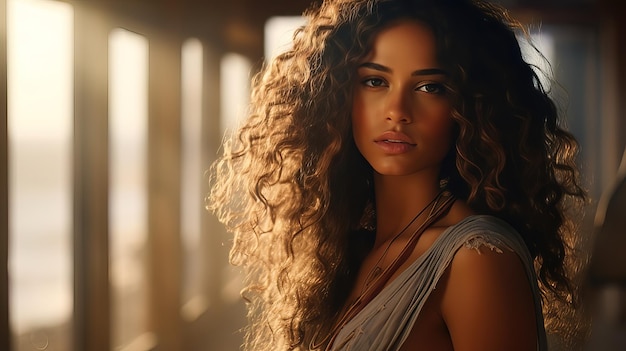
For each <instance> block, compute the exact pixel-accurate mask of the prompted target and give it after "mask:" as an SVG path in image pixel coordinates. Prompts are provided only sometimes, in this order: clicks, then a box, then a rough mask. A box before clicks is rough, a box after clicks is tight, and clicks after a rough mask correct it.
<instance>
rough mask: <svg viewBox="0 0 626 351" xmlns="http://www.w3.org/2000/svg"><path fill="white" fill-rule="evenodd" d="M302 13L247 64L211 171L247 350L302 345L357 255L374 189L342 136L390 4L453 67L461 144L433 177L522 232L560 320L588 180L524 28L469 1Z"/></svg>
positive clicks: (570, 292) (364, 0) (355, 1)
mask: <svg viewBox="0 0 626 351" xmlns="http://www.w3.org/2000/svg"><path fill="white" fill-rule="evenodd" d="M305 15H306V17H307V23H306V24H305V25H304V26H303V27H302V28H300V29H299V30H298V31H297V32H296V34H295V35H294V41H293V48H292V49H291V50H289V51H287V52H285V53H283V54H281V55H279V56H278V57H277V58H276V59H275V60H274V61H273V62H271V63H268V64H266V65H265V66H264V67H263V68H262V70H261V71H260V73H258V74H257V75H256V76H255V78H254V81H253V90H252V96H251V105H250V108H249V114H248V118H247V120H246V121H245V122H244V123H243V125H242V126H241V127H240V128H239V129H238V130H237V131H236V133H234V134H233V135H232V136H231V138H230V139H229V140H228V141H227V142H226V143H225V144H224V155H223V156H222V157H221V158H220V159H219V160H218V161H217V162H216V163H215V164H214V165H213V169H212V184H211V186H212V188H211V193H210V194H209V197H208V207H209V209H211V210H213V212H214V213H215V214H216V215H217V216H218V218H219V219H220V221H222V222H223V223H225V225H226V226H227V228H228V229H229V230H231V231H232V232H234V234H235V235H234V244H233V247H232V249H231V256H230V258H231V262H232V263H233V264H235V265H242V266H243V267H244V268H245V272H246V286H247V287H246V289H245V290H244V292H243V293H242V294H243V296H244V298H245V299H246V300H247V301H248V302H249V319H250V324H249V328H248V332H247V337H246V341H245V345H244V346H245V348H246V349H248V350H281V349H285V350H292V349H306V348H307V345H308V343H309V342H310V341H311V339H312V337H313V335H314V334H315V333H322V334H323V333H325V332H327V330H326V328H327V327H328V325H330V324H332V322H333V320H334V319H335V318H336V317H337V313H338V311H339V309H340V306H342V305H343V304H344V303H345V299H346V296H347V293H348V292H349V291H350V287H351V284H352V281H353V278H354V273H355V271H356V268H357V267H358V265H359V264H360V261H359V257H356V256H355V255H354V252H353V251H354V250H348V247H349V246H351V244H352V243H353V239H352V238H353V237H354V236H353V235H351V234H352V233H355V231H358V230H359V228H361V227H362V219H363V217H364V213H365V212H366V209H367V208H371V204H372V203H373V190H372V170H371V167H370V166H369V165H368V164H367V162H366V161H365V160H364V159H363V157H362V156H361V155H360V154H359V152H358V150H357V149H356V147H355V145H354V141H353V139H352V126H351V118H350V113H351V104H352V89H353V86H354V76H355V72H356V67H357V65H358V63H359V62H360V60H361V59H362V58H363V57H364V56H365V55H366V54H367V53H368V52H369V50H370V47H371V44H372V40H373V37H374V36H375V35H376V34H377V33H378V32H379V31H380V30H381V29H382V28H384V27H385V26H386V25H389V24H390V23H392V22H393V21H396V20H398V19H401V18H411V19H414V20H417V21H421V22H423V23H425V24H426V25H428V26H429V27H430V28H431V29H432V30H433V32H434V35H435V38H436V42H437V51H438V59H439V61H440V63H441V64H442V66H443V67H444V68H445V69H446V71H447V72H449V74H450V79H449V82H448V83H447V89H448V92H449V95H450V97H451V101H452V106H453V113H452V117H453V119H454V121H455V136H456V137H455V142H456V146H455V147H454V148H453V149H452V150H451V152H450V153H449V154H448V156H447V157H446V159H445V160H444V165H443V167H442V171H441V172H442V174H441V177H442V178H447V179H448V183H449V185H448V188H449V189H450V190H451V191H452V192H453V193H454V194H455V196H456V197H457V198H460V199H463V200H465V201H466V202H467V204H468V205H469V206H470V207H471V208H472V209H473V210H474V211H475V212H477V213H480V214H490V215H494V216H497V217H499V218H502V219H504V220H506V221H507V222H509V223H510V224H511V225H513V226H514V227H515V228H516V229H517V230H518V231H519V233H520V234H521V235H522V237H523V238H524V240H525V242H526V244H527V246H528V248H529V250H530V252H531V253H532V254H533V255H534V256H535V257H536V267H537V272H538V278H539V282H540V285H541V287H542V291H543V293H544V302H546V303H545V304H544V305H545V306H544V310H545V314H546V320H547V327H548V331H550V329H557V328H558V327H559V326H558V325H557V324H551V322H550V320H551V319H550V318H551V317H550V316H552V314H551V313H552V312H553V311H554V310H555V309H554V308H553V306H555V301H556V303H560V306H561V307H559V309H560V310H561V311H562V306H565V307H567V310H571V311H573V310H574V307H575V306H576V301H577V299H576V289H575V287H574V286H573V284H572V283H571V278H572V276H571V273H572V272H570V271H571V269H570V268H571V267H573V263H572V262H573V261H572V262H569V261H568V260H572V259H573V258H572V257H574V256H573V255H572V250H571V249H572V247H573V245H574V244H575V242H574V239H575V227H574V226H573V225H572V223H573V222H572V221H571V219H570V218H571V216H569V214H570V213H571V211H570V210H571V209H572V208H574V207H575V206H574V205H577V204H578V205H580V204H581V203H582V202H583V201H584V200H585V192H584V190H583V189H582V188H581V186H580V181H579V176H578V171H577V168H576V166H575V163H574V161H575V157H576V152H577V143H576V141H575V139H574V138H573V137H572V135H571V134H569V133H568V132H567V131H565V130H564V129H563V127H562V126H561V125H560V123H561V121H560V118H559V114H558V112H557V108H556V106H555V104H554V102H553V101H552V100H551V99H550V97H549V96H548V93H547V92H546V91H545V90H544V88H543V87H542V85H541V82H540V81H539V78H538V76H537V72H536V69H535V67H533V66H531V65H530V64H528V63H527V62H525V61H524V59H523V57H522V53H521V51H520V46H519V43H518V40H517V36H516V35H519V34H522V35H523V34H524V33H525V32H524V30H523V28H522V26H521V25H519V24H518V23H517V22H515V21H514V20H512V19H511V18H510V17H509V15H508V14H507V13H506V11H504V10H503V9H502V8H500V7H497V6H494V5H491V4H489V3H486V2H483V1H471V0H326V1H324V2H323V3H322V4H321V5H318V6H314V7H312V8H311V9H310V10H308V11H307V12H306V13H305ZM547 302H549V303H547ZM552 319H554V318H552ZM554 320H556V319H554ZM574 329H575V328H574ZM573 336H575V335H570V336H568V337H570V338H571V337H573Z"/></svg>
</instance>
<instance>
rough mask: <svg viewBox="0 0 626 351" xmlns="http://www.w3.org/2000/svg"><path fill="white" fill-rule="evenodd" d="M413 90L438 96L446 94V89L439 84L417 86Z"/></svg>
mask: <svg viewBox="0 0 626 351" xmlns="http://www.w3.org/2000/svg"><path fill="white" fill-rule="evenodd" d="M415 90H417V91H421V92H424V93H429V94H438V95H441V94H444V93H445V92H446V88H445V87H444V86H443V84H439V83H426V84H422V85H420V86H418V87H417V88H416V89H415Z"/></svg>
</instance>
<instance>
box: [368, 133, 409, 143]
mask: <svg viewBox="0 0 626 351" xmlns="http://www.w3.org/2000/svg"><path fill="white" fill-rule="evenodd" d="M374 142H376V143H380V142H385V143H399V144H402V143H403V144H409V145H413V146H415V143H414V142H413V140H411V138H410V137H409V136H408V135H406V134H404V133H402V132H393V131H388V132H385V133H383V134H382V135H381V136H379V137H378V138H376V139H375V140H374Z"/></svg>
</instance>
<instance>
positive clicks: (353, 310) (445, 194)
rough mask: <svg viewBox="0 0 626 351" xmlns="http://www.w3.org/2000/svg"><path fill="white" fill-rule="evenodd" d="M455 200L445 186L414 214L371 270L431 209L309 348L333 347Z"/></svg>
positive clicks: (314, 339) (314, 337)
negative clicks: (338, 336)
mask: <svg viewBox="0 0 626 351" xmlns="http://www.w3.org/2000/svg"><path fill="white" fill-rule="evenodd" d="M454 200H455V198H454V196H453V195H452V193H450V192H449V191H447V190H445V189H444V190H442V191H441V192H440V193H439V194H438V195H437V197H435V199H434V200H433V201H432V202H431V203H430V204H428V205H427V206H426V207H425V208H424V209H423V210H422V211H420V212H419V213H418V214H417V216H415V218H413V220H411V222H410V223H409V224H408V225H407V226H406V227H405V228H404V229H403V230H402V231H401V232H400V233H398V234H397V235H396V236H395V237H394V238H393V239H392V240H391V242H390V243H389V244H388V247H387V248H386V249H385V251H384V252H383V256H382V257H381V258H380V259H379V260H378V261H377V262H376V265H375V267H374V270H375V269H376V268H379V269H380V267H378V264H379V263H380V262H381V260H382V258H383V257H384V256H385V255H386V253H387V251H388V250H389V247H390V246H391V244H393V242H394V241H395V240H396V239H397V238H398V237H399V236H400V235H401V234H402V233H403V232H404V231H405V230H406V229H408V227H410V226H411V224H413V223H414V222H415V220H416V219H417V218H418V217H420V215H421V214H422V213H423V212H424V210H426V208H428V207H430V211H429V213H428V216H427V217H426V219H425V220H424V222H423V223H422V224H420V226H419V227H418V228H417V229H416V230H415V231H414V232H413V234H411V237H409V239H408V240H407V243H406V244H405V246H404V247H403V248H402V251H401V252H400V254H399V255H398V256H396V257H395V259H394V260H393V261H392V262H391V264H390V265H389V266H387V267H386V268H385V269H384V270H383V271H382V273H380V274H373V275H374V276H373V277H370V275H372V272H370V274H368V278H367V279H366V280H370V279H373V280H372V281H371V282H370V283H369V284H368V283H367V282H366V285H365V287H364V289H363V291H362V292H361V294H360V295H359V297H358V298H357V299H356V300H355V301H354V302H353V303H352V304H351V305H350V306H349V307H348V308H347V309H346V311H345V312H344V313H343V314H342V315H341V318H339V320H338V321H337V322H336V323H335V324H334V325H333V327H332V328H331V330H330V332H329V333H328V334H327V335H326V337H324V339H322V340H321V341H319V342H316V341H317V337H318V335H317V333H316V335H314V336H313V339H312V340H311V345H310V346H311V348H312V349H318V348H319V347H321V346H322V345H324V344H326V348H325V350H327V351H328V350H330V347H332V345H333V343H334V341H335V338H336V337H337V335H338V334H339V332H340V331H341V329H342V328H343V327H344V326H345V325H346V324H347V323H348V322H349V321H350V320H351V319H352V318H354V316H356V315H357V314H358V313H359V312H360V311H361V310H362V309H363V308H364V307H365V306H366V305H367V304H368V303H369V302H370V301H372V299H374V297H376V295H378V293H380V291H381V290H383V288H384V287H385V285H386V284H387V282H388V281H389V279H390V278H391V277H392V275H393V274H394V273H395V272H396V271H397V269H398V268H399V267H400V265H401V264H402V263H404V262H405V261H406V260H407V259H408V258H409V256H410V254H411V253H412V252H413V249H414V248H415V245H416V244H417V240H418V239H419V238H420V236H421V235H422V233H424V231H425V230H426V229H427V228H428V227H429V226H430V225H431V224H433V223H435V222H436V221H437V220H438V219H439V218H440V217H441V216H442V215H443V214H444V213H446V212H447V211H448V210H449V209H450V207H451V206H452V204H453V203H454Z"/></svg>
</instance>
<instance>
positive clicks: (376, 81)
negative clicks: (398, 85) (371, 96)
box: [363, 78, 385, 87]
mask: <svg viewBox="0 0 626 351" xmlns="http://www.w3.org/2000/svg"><path fill="white" fill-rule="evenodd" d="M363 85H365V86H368V87H382V86H385V81H384V80H382V79H380V78H367V79H365V80H364V81H363Z"/></svg>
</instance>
